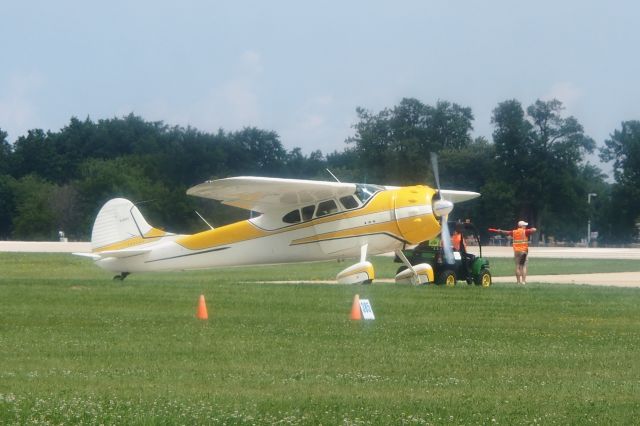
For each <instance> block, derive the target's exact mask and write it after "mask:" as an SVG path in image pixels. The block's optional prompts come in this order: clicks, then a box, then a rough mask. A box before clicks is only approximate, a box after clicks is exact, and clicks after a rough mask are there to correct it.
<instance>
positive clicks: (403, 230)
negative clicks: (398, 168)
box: [394, 185, 440, 244]
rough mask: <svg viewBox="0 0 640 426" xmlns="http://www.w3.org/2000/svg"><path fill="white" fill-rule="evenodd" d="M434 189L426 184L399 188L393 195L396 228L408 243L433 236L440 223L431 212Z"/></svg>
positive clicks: (414, 242) (437, 232)
mask: <svg viewBox="0 0 640 426" xmlns="http://www.w3.org/2000/svg"><path fill="white" fill-rule="evenodd" d="M434 194H435V191H434V190H433V189H432V188H429V187H427V186H422V185H417V186H407V187H403V188H399V189H398V190H397V191H396V193H395V197H394V213H395V219H396V223H397V225H398V230H399V231H400V234H401V235H402V237H403V238H404V239H405V240H406V241H407V242H408V243H410V244H417V243H419V242H422V241H425V240H429V239H431V238H434V237H435V236H437V235H438V234H439V233H440V224H439V223H438V219H437V218H436V217H435V216H434V214H433V208H432V205H431V201H432V198H433V195H434Z"/></svg>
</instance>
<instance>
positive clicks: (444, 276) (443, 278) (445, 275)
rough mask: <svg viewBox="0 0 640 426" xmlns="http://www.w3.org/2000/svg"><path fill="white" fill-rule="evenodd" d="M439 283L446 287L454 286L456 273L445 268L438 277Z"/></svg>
mask: <svg viewBox="0 0 640 426" xmlns="http://www.w3.org/2000/svg"><path fill="white" fill-rule="evenodd" d="M438 283H439V284H444V285H446V286H447V287H454V286H455V285H456V274H455V272H453V271H451V270H446V271H444V272H442V273H441V274H440V277H439V278H438Z"/></svg>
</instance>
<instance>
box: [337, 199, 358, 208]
mask: <svg viewBox="0 0 640 426" xmlns="http://www.w3.org/2000/svg"><path fill="white" fill-rule="evenodd" d="M340 203H341V204H342V205H343V206H344V208H345V209H346V210H351V209H355V208H356V207H358V202H357V201H356V199H355V198H353V196H352V195H347V196H346V197H341V198H340Z"/></svg>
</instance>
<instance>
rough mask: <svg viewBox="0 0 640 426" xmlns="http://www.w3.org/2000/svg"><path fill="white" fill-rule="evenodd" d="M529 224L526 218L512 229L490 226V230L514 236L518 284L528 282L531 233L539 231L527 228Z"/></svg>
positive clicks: (514, 255)
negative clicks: (506, 229) (505, 229)
mask: <svg viewBox="0 0 640 426" xmlns="http://www.w3.org/2000/svg"><path fill="white" fill-rule="evenodd" d="M528 225H529V224H528V223H527V222H525V221H524V220H521V221H519V222H518V228H516V229H514V230H512V231H504V230H502V229H493V228H489V231H492V232H497V233H499V234H502V235H510V236H511V238H513V258H514V260H515V263H516V281H517V282H518V284H522V285H525V284H527V260H528V259H527V257H528V254H529V235H531V234H533V233H534V232H536V231H537V229H536V228H527V226H528Z"/></svg>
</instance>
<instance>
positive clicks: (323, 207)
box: [316, 200, 338, 217]
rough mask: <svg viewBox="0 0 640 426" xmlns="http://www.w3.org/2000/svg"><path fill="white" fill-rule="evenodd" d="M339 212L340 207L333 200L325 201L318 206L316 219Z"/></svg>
mask: <svg viewBox="0 0 640 426" xmlns="http://www.w3.org/2000/svg"><path fill="white" fill-rule="evenodd" d="M337 211H338V206H337V205H336V202H335V201H333V200H327V201H323V202H321V203H319V204H318V208H317V209H316V217H320V216H326V215H328V214H331V213H335V212H337Z"/></svg>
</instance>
